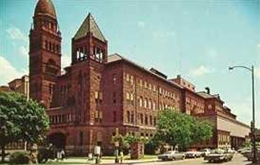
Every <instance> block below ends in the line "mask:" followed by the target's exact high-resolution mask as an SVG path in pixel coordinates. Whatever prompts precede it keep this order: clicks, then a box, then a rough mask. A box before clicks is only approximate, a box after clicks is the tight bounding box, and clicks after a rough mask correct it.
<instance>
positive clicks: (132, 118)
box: [131, 112, 134, 123]
mask: <svg viewBox="0 0 260 165" xmlns="http://www.w3.org/2000/svg"><path fill="white" fill-rule="evenodd" d="M131 123H134V113H133V112H132V113H131Z"/></svg>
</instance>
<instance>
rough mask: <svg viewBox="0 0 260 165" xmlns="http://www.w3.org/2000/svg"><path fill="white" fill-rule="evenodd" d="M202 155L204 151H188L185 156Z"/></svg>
mask: <svg viewBox="0 0 260 165" xmlns="http://www.w3.org/2000/svg"><path fill="white" fill-rule="evenodd" d="M201 156H202V153H201V152H199V151H188V152H185V157H186V158H199V157H201Z"/></svg>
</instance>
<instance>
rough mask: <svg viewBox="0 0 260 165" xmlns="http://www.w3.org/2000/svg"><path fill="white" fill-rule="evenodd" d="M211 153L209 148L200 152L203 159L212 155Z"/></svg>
mask: <svg viewBox="0 0 260 165" xmlns="http://www.w3.org/2000/svg"><path fill="white" fill-rule="evenodd" d="M210 151H211V150H210V149H208V148H205V149H201V150H199V152H201V156H202V157H205V156H207V155H209V154H210Z"/></svg>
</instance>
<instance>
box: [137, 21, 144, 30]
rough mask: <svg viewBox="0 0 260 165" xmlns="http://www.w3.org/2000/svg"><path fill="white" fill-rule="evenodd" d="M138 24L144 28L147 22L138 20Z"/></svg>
mask: <svg viewBox="0 0 260 165" xmlns="http://www.w3.org/2000/svg"><path fill="white" fill-rule="evenodd" d="M137 26H138V27H139V28H141V29H143V28H144V27H145V22H143V21H139V22H137Z"/></svg>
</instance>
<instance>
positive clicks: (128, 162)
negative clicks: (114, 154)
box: [60, 158, 158, 165]
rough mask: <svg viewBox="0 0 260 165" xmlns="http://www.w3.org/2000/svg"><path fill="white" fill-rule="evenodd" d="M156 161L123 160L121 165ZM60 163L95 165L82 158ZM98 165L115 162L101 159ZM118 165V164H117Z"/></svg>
mask: <svg viewBox="0 0 260 165" xmlns="http://www.w3.org/2000/svg"><path fill="white" fill-rule="evenodd" d="M157 161H158V159H140V160H124V161H123V163H122V165H128V164H129V165H133V164H142V163H148V162H149V163H152V162H157ZM60 163H63V164H70V165H80V164H84V165H86V164H95V160H91V161H89V160H87V159H84V158H69V159H64V160H63V161H60ZM100 164H105V165H112V164H116V163H115V160H113V159H101V162H100ZM117 164H120V163H117Z"/></svg>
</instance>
